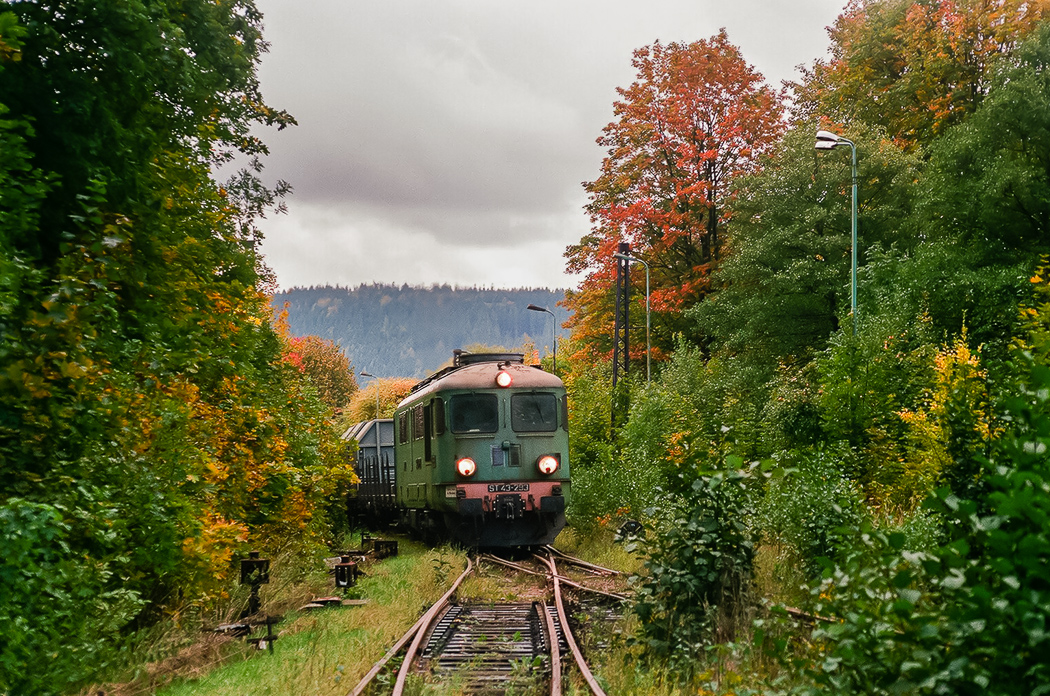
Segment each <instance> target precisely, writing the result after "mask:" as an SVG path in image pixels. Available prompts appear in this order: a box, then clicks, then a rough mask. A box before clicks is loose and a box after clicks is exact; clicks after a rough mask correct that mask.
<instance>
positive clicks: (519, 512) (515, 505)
mask: <svg viewBox="0 0 1050 696" xmlns="http://www.w3.org/2000/svg"><path fill="white" fill-rule="evenodd" d="M495 512H496V519H498V520H517V519H520V518H522V517H524V516H525V501H524V500H522V497H521V496H520V495H518V494H516V493H509V494H504V495H497V496H496V505H495Z"/></svg>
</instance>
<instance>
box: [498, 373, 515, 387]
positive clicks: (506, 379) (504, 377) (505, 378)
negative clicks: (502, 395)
mask: <svg viewBox="0 0 1050 696" xmlns="http://www.w3.org/2000/svg"><path fill="white" fill-rule="evenodd" d="M513 381H514V380H513V379H511V376H510V373H509V372H507V371H506V370H500V371H499V374H497V375H496V384H498V385H499V386H501V387H509V386H510V383H511V382H513Z"/></svg>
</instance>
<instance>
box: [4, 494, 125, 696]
mask: <svg viewBox="0 0 1050 696" xmlns="http://www.w3.org/2000/svg"><path fill="white" fill-rule="evenodd" d="M62 518H63V515H62V512H61V511H60V510H58V509H56V508H55V507H53V506H50V505H45V504H42V503H32V502H29V501H26V500H22V499H19V498H10V499H8V500H7V501H5V502H4V503H3V505H0V587H3V592H0V626H3V629H2V631H0V633H2V640H0V693H4V694H57V693H62V692H64V691H66V690H68V689H69V688H70V686H71V685H72V684H74V683H76V682H77V681H79V680H81V679H83V677H84V675H85V674H89V673H91V672H92V671H93V670H95V669H97V668H98V667H99V665H100V664H102V663H105V661H106V660H107V659H109V658H111V657H112V655H113V653H112V650H113V646H112V645H111V644H110V643H109V641H111V640H112V639H113V638H114V637H115V636H116V634H117V631H119V629H120V628H121V627H122V626H123V625H124V624H125V623H126V622H127V621H128V620H130V618H131V617H133V616H134V615H135V613H136V612H137V611H138V610H139V608H140V607H141V606H142V604H143V602H142V600H140V599H139V597H138V596H137V595H136V594H135V593H134V592H130V591H127V590H119V589H118V590H109V591H107V590H106V585H107V581H109V580H110V576H111V575H112V574H113V573H112V570H111V569H110V568H109V567H108V565H107V564H105V563H101V562H97V561H92V560H91V559H89V558H85V557H83V556H78V555H76V554H74V553H72V549H71V548H70V545H69V543H68V536H69V534H70V529H69V525H68V524H66V523H65V522H63V519H62Z"/></svg>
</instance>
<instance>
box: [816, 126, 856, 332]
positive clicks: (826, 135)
mask: <svg viewBox="0 0 1050 696" xmlns="http://www.w3.org/2000/svg"><path fill="white" fill-rule="evenodd" d="M840 145H849V148H850V151H851V153H852V157H851V165H852V174H853V181H852V183H853V197H852V206H851V213H852V215H851V226H850V227H851V235H850V237H851V249H850V305H849V308H850V314H851V315H853V335H854V336H856V335H857V183H858V181H857V145H856V144H855V143H854V142H853V141H852V140H850V139H849V138H843V137H842V136H841V135H836V134H835V133H832V132H830V131H826V130H818V131H817V141H816V143H815V144H814V147H815V148H816V149H817V150H834V149H835V148H836V147H839V146H840Z"/></svg>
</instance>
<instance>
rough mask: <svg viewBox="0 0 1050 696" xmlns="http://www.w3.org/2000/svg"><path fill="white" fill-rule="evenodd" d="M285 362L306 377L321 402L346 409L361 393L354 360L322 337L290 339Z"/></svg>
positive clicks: (286, 345)
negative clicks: (355, 377)
mask: <svg viewBox="0 0 1050 696" xmlns="http://www.w3.org/2000/svg"><path fill="white" fill-rule="evenodd" d="M284 340H285V349H284V360H285V362H287V363H289V364H290V365H292V366H293V367H294V368H295V369H296V370H298V371H299V373H300V374H302V375H305V376H306V377H307V378H308V379H309V380H310V384H312V385H313V387H314V389H316V390H317V395H318V397H320V399H321V401H322V402H323V403H324V404H326V405H327V406H329V407H330V408H333V409H336V408H342V407H343V406H346V405H347V404H348V403H350V400H351V399H352V398H353V396H354V394H355V393H356V392H357V380H355V379H354V368H353V366H352V365H351V364H350V359H349V358H347V357H346V354H345V353H344V352H343V351H342V350H341V349H340V348H339V346H337V345H336V344H335V343H333V342H332V341H328V340H326V339H323V338H321V337H319V336H286V337H285V339H284Z"/></svg>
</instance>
